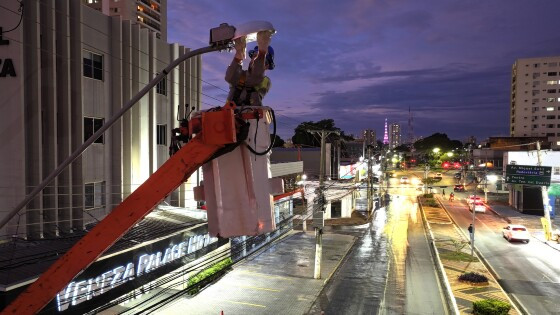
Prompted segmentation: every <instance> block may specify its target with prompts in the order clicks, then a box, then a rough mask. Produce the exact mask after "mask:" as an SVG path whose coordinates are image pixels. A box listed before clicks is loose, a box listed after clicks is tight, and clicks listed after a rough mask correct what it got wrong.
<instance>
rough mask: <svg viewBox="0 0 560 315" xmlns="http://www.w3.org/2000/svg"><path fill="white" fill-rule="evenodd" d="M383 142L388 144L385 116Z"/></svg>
mask: <svg viewBox="0 0 560 315" xmlns="http://www.w3.org/2000/svg"><path fill="white" fill-rule="evenodd" d="M383 144H389V134H388V133H387V118H385V134H384V135H383Z"/></svg>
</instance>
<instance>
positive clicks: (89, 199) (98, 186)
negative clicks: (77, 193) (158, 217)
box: [84, 182, 105, 210]
mask: <svg viewBox="0 0 560 315" xmlns="http://www.w3.org/2000/svg"><path fill="white" fill-rule="evenodd" d="M84 207H85V209H86V210H87V209H95V208H102V207H105V182H95V183H86V184H84Z"/></svg>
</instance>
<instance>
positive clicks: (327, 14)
mask: <svg viewBox="0 0 560 315" xmlns="http://www.w3.org/2000/svg"><path fill="white" fill-rule="evenodd" d="M168 16H169V22H168V23H169V26H168V27H169V34H168V37H169V41H170V42H178V43H180V44H183V45H185V46H188V47H191V48H199V47H203V46H207V45H208V33H209V29H210V28H212V27H216V26H218V25H219V24H220V23H224V22H226V23H229V24H232V25H235V24H240V23H243V22H246V21H251V20H267V21H270V22H272V24H273V25H274V27H275V28H276V30H277V34H276V35H274V36H273V39H272V43H271V45H272V46H273V47H274V50H275V52H276V55H275V63H276V68H275V69H274V70H273V71H269V72H268V76H269V77H270V78H271V80H272V88H271V90H270V92H269V94H268V95H267V97H266V98H265V100H264V103H265V105H268V106H271V107H273V108H274V109H275V111H276V113H277V118H278V123H279V135H280V136H281V137H282V138H284V139H286V138H288V137H291V136H292V135H293V129H294V128H295V126H296V125H297V124H298V123H299V122H303V121H309V120H313V121H317V120H320V119H323V118H333V119H334V120H335V122H336V125H337V126H339V127H340V128H341V129H342V130H344V131H345V132H346V133H354V134H359V133H360V131H361V130H363V129H366V128H370V129H375V130H376V131H377V135H378V136H377V137H378V138H382V137H383V122H384V119H385V118H388V121H389V123H392V122H398V123H401V124H402V126H403V137H404V138H406V136H407V120H408V108H409V107H410V108H411V111H412V113H413V116H414V125H413V127H414V134H415V136H427V135H430V134H432V133H434V132H444V133H447V134H448V135H449V136H450V137H451V138H454V139H459V140H464V139H465V138H466V137H467V136H469V135H474V136H476V137H477V140H479V141H480V140H483V139H484V138H487V137H489V136H498V135H507V134H508V127H509V125H508V120H509V93H510V84H509V82H510V76H511V65H512V64H513V62H514V61H515V59H517V58H526V57H540V56H554V55H556V56H558V55H560V1H559V0H538V1H528V0H494V1H488V0H482V1H478V0H477V1H455V0H441V1H431V0H429V1H428V0H422V1H418V0H410V1H401V0H385V1H372V0H356V1H350V0H344V1H340V0H330V1H326V0H310V1H302V0H297V1H296V0H282V1H245V0H237V1H218V0H168ZM253 46H254V43H251V44H249V48H252V47H253ZM232 57H233V54H232V53H212V54H208V55H205V56H203V60H204V62H203V64H204V65H203V80H204V81H206V82H207V83H206V82H203V93H204V94H205V95H206V96H204V98H203V100H202V101H203V102H204V103H206V104H205V105H204V107H210V105H212V106H218V105H223V102H224V101H225V99H226V96H227V93H226V92H224V91H223V90H222V89H226V90H227V83H226V82H225V81H224V80H223V75H224V71H225V69H226V67H227V65H228V64H229V62H230V61H231V58H232ZM212 85H215V86H218V87H219V88H216V87H214V86H212Z"/></svg>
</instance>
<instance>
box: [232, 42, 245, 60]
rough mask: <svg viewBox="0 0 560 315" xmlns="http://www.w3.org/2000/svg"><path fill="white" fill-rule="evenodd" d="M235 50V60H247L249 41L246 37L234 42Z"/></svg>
mask: <svg viewBox="0 0 560 315" xmlns="http://www.w3.org/2000/svg"><path fill="white" fill-rule="evenodd" d="M233 47H234V48H235V58H237V59H239V60H243V59H245V57H246V55H247V40H246V38H245V36H243V37H239V38H238V39H236V40H234V46H233Z"/></svg>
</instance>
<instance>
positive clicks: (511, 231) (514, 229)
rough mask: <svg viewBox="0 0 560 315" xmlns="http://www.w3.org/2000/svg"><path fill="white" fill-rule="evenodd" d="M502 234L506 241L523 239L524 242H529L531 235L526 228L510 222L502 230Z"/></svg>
mask: <svg viewBox="0 0 560 315" xmlns="http://www.w3.org/2000/svg"><path fill="white" fill-rule="evenodd" d="M502 235H503V236H504V238H505V239H507V240H508V241H510V242H511V241H514V240H515V241H524V242H525V243H529V240H530V238H531V235H530V234H529V231H527V228H526V227H524V226H523V225H517V224H510V225H508V226H506V227H504V229H503V230H502Z"/></svg>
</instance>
